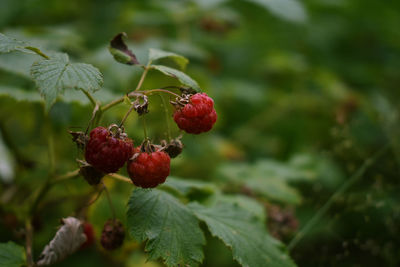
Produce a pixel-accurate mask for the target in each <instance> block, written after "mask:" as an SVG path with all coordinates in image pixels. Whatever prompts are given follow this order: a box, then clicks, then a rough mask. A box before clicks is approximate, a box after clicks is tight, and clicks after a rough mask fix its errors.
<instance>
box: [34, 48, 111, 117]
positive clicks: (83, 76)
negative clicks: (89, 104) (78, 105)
mask: <svg viewBox="0 0 400 267" xmlns="http://www.w3.org/2000/svg"><path fill="white" fill-rule="evenodd" d="M31 75H32V77H33V79H34V80H35V81H36V85H37V86H38V88H39V91H40V93H41V94H42V95H43V96H44V98H45V103H46V109H47V110H48V109H49V108H50V107H51V105H52V104H54V102H55V101H56V99H57V96H58V95H59V94H61V93H62V92H63V90H64V89H66V88H75V89H83V90H87V91H91V92H94V91H96V90H98V89H100V87H101V86H102V85H103V76H102V74H101V73H100V71H99V70H98V69H97V68H95V67H93V66H92V65H89V64H84V63H70V61H69V59H68V55H66V54H61V55H57V56H55V57H53V58H51V59H49V60H46V59H43V60H40V61H37V62H35V63H34V64H33V65H32V67H31Z"/></svg>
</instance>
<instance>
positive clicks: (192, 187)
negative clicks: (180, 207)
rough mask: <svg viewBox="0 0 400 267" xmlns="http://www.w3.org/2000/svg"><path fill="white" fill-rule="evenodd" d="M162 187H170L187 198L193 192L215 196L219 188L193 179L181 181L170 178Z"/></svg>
mask: <svg viewBox="0 0 400 267" xmlns="http://www.w3.org/2000/svg"><path fill="white" fill-rule="evenodd" d="M162 187H168V188H171V189H173V190H175V191H177V192H178V193H179V194H181V195H183V196H187V195H189V194H190V193H192V192H201V193H204V194H214V193H216V192H217V188H216V187H215V186H214V185H213V184H212V183H207V182H203V181H198V180H192V179H180V178H176V177H172V176H169V177H168V179H167V181H166V182H165V183H164V184H162Z"/></svg>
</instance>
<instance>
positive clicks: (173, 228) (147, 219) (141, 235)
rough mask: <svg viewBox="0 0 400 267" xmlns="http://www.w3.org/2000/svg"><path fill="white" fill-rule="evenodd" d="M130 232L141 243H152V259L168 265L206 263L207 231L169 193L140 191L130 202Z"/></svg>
mask: <svg viewBox="0 0 400 267" xmlns="http://www.w3.org/2000/svg"><path fill="white" fill-rule="evenodd" d="M127 221H128V231H129V233H130V234H131V236H132V237H134V238H135V239H136V240H138V241H144V240H146V239H147V240H148V241H147V243H146V251H148V252H149V253H150V257H149V259H150V260H155V259H158V258H162V259H163V260H164V263H165V264H166V265H167V266H178V265H179V266H198V265H199V264H200V263H201V261H202V260H203V257H204V255H203V251H202V245H204V244H205V239H204V235H203V232H202V231H201V229H200V227H199V222H198V220H197V218H196V217H195V216H194V215H193V214H192V212H191V211H190V210H189V209H188V208H187V207H186V206H185V205H183V204H182V203H180V202H179V201H178V200H177V199H175V198H174V197H172V196H171V195H169V194H168V193H166V192H163V191H160V190H157V189H153V190H145V189H136V190H134V191H133V192H132V195H131V197H130V199H129V202H128V211H127Z"/></svg>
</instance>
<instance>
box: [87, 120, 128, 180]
mask: <svg viewBox="0 0 400 267" xmlns="http://www.w3.org/2000/svg"><path fill="white" fill-rule="evenodd" d="M123 135H124V134H120V135H119V136H118V134H117V135H114V134H113V133H112V132H111V131H109V130H107V129H106V128H104V127H97V128H94V129H93V130H92V131H91V132H90V139H89V142H88V143H87V145H86V151H85V158H86V161H87V162H88V163H89V164H91V165H92V166H93V167H95V168H96V169H98V170H100V171H102V172H104V173H113V172H117V171H118V170H119V169H120V168H121V167H122V166H124V164H125V162H126V161H127V160H128V159H129V158H130V157H132V151H133V143H132V140H131V139H129V138H125V137H124V136H123Z"/></svg>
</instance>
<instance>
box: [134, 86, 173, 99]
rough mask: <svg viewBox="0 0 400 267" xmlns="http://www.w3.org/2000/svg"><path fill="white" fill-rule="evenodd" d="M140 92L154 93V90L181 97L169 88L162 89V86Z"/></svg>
mask: <svg viewBox="0 0 400 267" xmlns="http://www.w3.org/2000/svg"><path fill="white" fill-rule="evenodd" d="M140 92H142V93H143V94H145V95H148V94H151V93H154V92H162V93H167V94H171V95H173V96H175V97H180V96H179V95H178V94H175V93H174V92H171V91H168V90H164V89H160V88H157V89H151V90H147V91H140Z"/></svg>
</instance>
